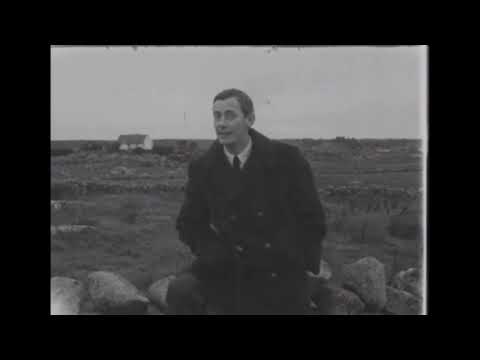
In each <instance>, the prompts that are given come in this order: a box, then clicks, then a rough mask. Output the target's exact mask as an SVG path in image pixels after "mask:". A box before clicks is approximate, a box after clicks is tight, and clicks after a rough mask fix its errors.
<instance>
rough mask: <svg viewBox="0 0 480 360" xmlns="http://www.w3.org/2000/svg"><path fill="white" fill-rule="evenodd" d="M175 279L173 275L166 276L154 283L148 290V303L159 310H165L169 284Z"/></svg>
mask: <svg viewBox="0 0 480 360" xmlns="http://www.w3.org/2000/svg"><path fill="white" fill-rule="evenodd" d="M173 279H175V275H170V276H167V277H165V278H163V279H160V280H158V281H156V282H154V283H153V284H152V285H150V287H149V288H148V293H147V295H148V298H149V299H150V301H151V302H152V303H153V304H154V305H155V306H157V307H158V308H159V309H161V310H165V309H167V307H168V304H167V292H168V286H169V285H170V282H171V281H172V280H173Z"/></svg>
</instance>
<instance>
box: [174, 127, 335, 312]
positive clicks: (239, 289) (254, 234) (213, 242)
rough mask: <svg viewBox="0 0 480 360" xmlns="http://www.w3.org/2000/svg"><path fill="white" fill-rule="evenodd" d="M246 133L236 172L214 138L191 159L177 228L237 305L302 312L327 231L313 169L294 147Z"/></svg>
mask: <svg viewBox="0 0 480 360" xmlns="http://www.w3.org/2000/svg"><path fill="white" fill-rule="evenodd" d="M249 134H250V137H251V139H252V150H251V154H250V156H249V158H248V160H247V161H246V163H245V165H244V167H243V169H242V170H241V173H240V174H238V173H236V172H235V171H234V170H233V168H232V166H231V165H230V163H229V162H228V160H227V158H226V156H225V154H224V151H223V147H222V145H221V144H220V143H219V142H218V140H216V141H215V142H214V143H213V145H212V146H211V147H210V149H209V150H208V151H207V152H206V153H205V154H203V155H202V156H201V157H199V158H197V159H195V160H193V161H192V162H191V163H190V164H189V170H188V182H187V185H186V193H185V200H184V203H183V206H182V207H181V210H180V213H179V216H178V217H177V230H178V231H179V236H180V240H181V241H183V242H184V243H185V244H187V245H188V246H189V247H190V248H191V250H192V252H193V253H194V254H195V255H196V257H197V259H196V260H195V263H194V265H193V267H192V272H194V274H195V275H196V276H197V277H198V278H199V279H200V280H201V281H203V282H204V283H206V284H208V286H207V288H210V289H211V291H210V294H211V295H212V296H213V297H215V296H217V295H218V296H220V297H221V295H222V294H224V295H225V296H224V297H223V298H224V299H229V300H226V302H225V304H227V303H228V304H230V305H231V306H232V309H233V310H232V311H234V312H235V313H302V311H303V310H302V309H304V308H305V307H306V306H307V305H308V295H307V292H308V290H307V287H308V286H307V277H306V271H311V272H313V273H318V271H319V263H320V258H321V245H322V240H323V238H324V235H325V232H326V228H325V216H324V211H323V208H322V205H321V203H320V200H319V198H318V194H317V191H316V187H315V184H314V178H313V174H312V170H311V168H310V165H309V163H308V162H307V160H306V159H305V158H304V157H303V156H302V155H301V153H300V151H299V150H298V148H296V147H294V146H291V145H288V144H285V143H282V142H279V141H275V140H271V139H268V138H267V137H265V136H264V135H262V134H260V133H259V132H258V131H255V130H254V129H250V130H249ZM229 301H230V302H229Z"/></svg>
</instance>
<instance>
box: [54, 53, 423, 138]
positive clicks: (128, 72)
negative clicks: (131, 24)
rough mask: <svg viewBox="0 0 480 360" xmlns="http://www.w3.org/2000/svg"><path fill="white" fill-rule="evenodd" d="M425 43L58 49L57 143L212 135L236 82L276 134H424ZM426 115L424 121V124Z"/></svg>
mask: <svg viewBox="0 0 480 360" xmlns="http://www.w3.org/2000/svg"><path fill="white" fill-rule="evenodd" d="M425 54H426V50H425V47H392V48H383V47H381V48H379V47H314V48H311V47H308V48H301V49H298V48H282V47H281V48H278V49H277V50H274V51H272V50H271V49H269V48H266V47H146V48H141V47H140V48H138V49H137V51H135V50H133V49H132V48H131V47H111V48H109V49H106V48H103V47H73V48H72V47H66V48H65V47H63V48H52V57H51V66H52V68H51V70H52V71H51V74H52V82H51V84H52V96H51V101H52V104H51V105H52V119H51V137H52V139H53V140H80V139H89V140H94V139H98V140H113V139H116V138H117V137H118V136H119V135H120V134H128V133H140V134H149V135H150V136H151V137H152V138H154V139H161V138H205V139H213V138H214V136H215V135H214V131H213V117H212V111H211V109H212V100H213V97H214V96H215V95H216V94H217V93H218V92H220V91H221V90H223V89H226V88H238V89H241V90H243V91H245V92H246V93H247V94H249V95H250V96H251V98H252V100H253V102H254V106H255V114H256V122H255V124H254V128H256V129H257V130H259V131H260V132H262V133H264V134H265V135H267V136H269V137H272V138H306V137H308V138H333V137H335V136H347V137H356V138H420V137H421V136H422V134H423V133H424V130H422V127H425V126H426V124H425V123H424V119H422V112H423V110H422V107H423V108H424V107H425V106H426V105H425V101H424V100H422V99H424V98H425V93H424V91H425V90H424V89H423V88H424V87H425V84H426V80H425V76H426V75H425V73H426V70H425V66H426V65H425V64H426V55H425ZM422 120H423V122H422Z"/></svg>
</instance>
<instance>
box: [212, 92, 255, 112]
mask: <svg viewBox="0 0 480 360" xmlns="http://www.w3.org/2000/svg"><path fill="white" fill-rule="evenodd" d="M231 97H233V98H235V99H237V101H238V103H239V104H240V109H242V112H243V116H249V115H254V109H253V102H252V99H250V96H248V95H247V94H245V93H244V92H243V91H241V90H238V89H227V90H223V91H221V92H219V93H218V94H217V95H216V96H215V98H214V99H213V102H214V103H215V101H217V100H226V99H228V98H231Z"/></svg>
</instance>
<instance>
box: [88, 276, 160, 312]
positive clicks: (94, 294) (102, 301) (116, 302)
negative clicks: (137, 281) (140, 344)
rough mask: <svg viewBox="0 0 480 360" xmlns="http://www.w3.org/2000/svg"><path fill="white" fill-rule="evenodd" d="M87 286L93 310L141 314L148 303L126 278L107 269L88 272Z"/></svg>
mask: <svg viewBox="0 0 480 360" xmlns="http://www.w3.org/2000/svg"><path fill="white" fill-rule="evenodd" d="M87 288H88V293H89V295H90V300H91V303H92V309H91V311H93V312H100V313H104V314H131V315H142V314H145V313H146V311H147V308H148V305H149V303H150V301H149V300H148V298H147V297H145V296H144V295H142V293H141V292H140V291H139V290H138V289H137V288H136V287H135V286H134V285H133V284H132V283H130V282H129V281H128V280H127V279H125V278H124V277H122V276H120V275H118V274H115V273H112V272H108V271H95V272H92V273H90V274H89V275H88V277H87Z"/></svg>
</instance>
